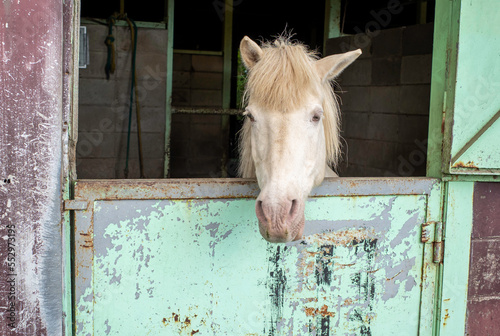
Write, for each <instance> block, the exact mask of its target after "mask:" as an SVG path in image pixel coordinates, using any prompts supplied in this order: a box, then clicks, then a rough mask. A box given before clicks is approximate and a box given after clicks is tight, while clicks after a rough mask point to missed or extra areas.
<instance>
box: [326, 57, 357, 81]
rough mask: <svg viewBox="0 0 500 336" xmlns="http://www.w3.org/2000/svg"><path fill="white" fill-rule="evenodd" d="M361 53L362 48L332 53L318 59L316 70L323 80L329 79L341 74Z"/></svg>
mask: <svg viewBox="0 0 500 336" xmlns="http://www.w3.org/2000/svg"><path fill="white" fill-rule="evenodd" d="M359 55H361V49H357V50H353V51H348V52H346V53H343V54H337V55H331V56H327V57H325V58H322V59H320V60H318V61H316V70H317V71H318V74H319V76H320V77H321V80H323V81H329V80H332V79H334V78H335V77H337V76H338V75H340V73H341V72H342V71H344V69H345V68H347V67H348V66H349V65H350V64H351V63H352V62H354V61H355V60H356V58H358V57H359Z"/></svg>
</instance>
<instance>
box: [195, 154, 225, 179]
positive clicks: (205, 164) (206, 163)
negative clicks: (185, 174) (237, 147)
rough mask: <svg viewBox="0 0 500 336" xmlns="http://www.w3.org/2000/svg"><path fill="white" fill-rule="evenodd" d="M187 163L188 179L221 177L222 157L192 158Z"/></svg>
mask: <svg viewBox="0 0 500 336" xmlns="http://www.w3.org/2000/svg"><path fill="white" fill-rule="evenodd" d="M188 162H189V176H190V177H207V178H214V177H220V176H221V170H222V157H220V158H213V157H210V158H200V157H198V158H196V157H193V158H191V159H189V160H188Z"/></svg>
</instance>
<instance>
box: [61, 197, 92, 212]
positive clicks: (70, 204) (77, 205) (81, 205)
mask: <svg viewBox="0 0 500 336" xmlns="http://www.w3.org/2000/svg"><path fill="white" fill-rule="evenodd" d="M88 205H89V202H88V201H78V200H64V211H69V210H87V208H88Z"/></svg>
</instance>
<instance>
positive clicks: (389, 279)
mask: <svg viewBox="0 0 500 336" xmlns="http://www.w3.org/2000/svg"><path fill="white" fill-rule="evenodd" d="M402 272H403V271H399V272H398V273H396V275H394V276H393V277H392V278H388V279H386V280H387V281H391V280H393V279H394V278H395V277H397V276H398V275H400V274H401V273H402Z"/></svg>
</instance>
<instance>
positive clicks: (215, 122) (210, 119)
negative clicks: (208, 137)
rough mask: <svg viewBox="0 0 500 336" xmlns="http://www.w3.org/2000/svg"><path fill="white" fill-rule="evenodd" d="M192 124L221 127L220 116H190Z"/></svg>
mask: <svg viewBox="0 0 500 336" xmlns="http://www.w3.org/2000/svg"><path fill="white" fill-rule="evenodd" d="M191 123H192V124H203V125H212V127H219V128H220V127H221V123H222V116H221V115H219V114H191Z"/></svg>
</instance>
